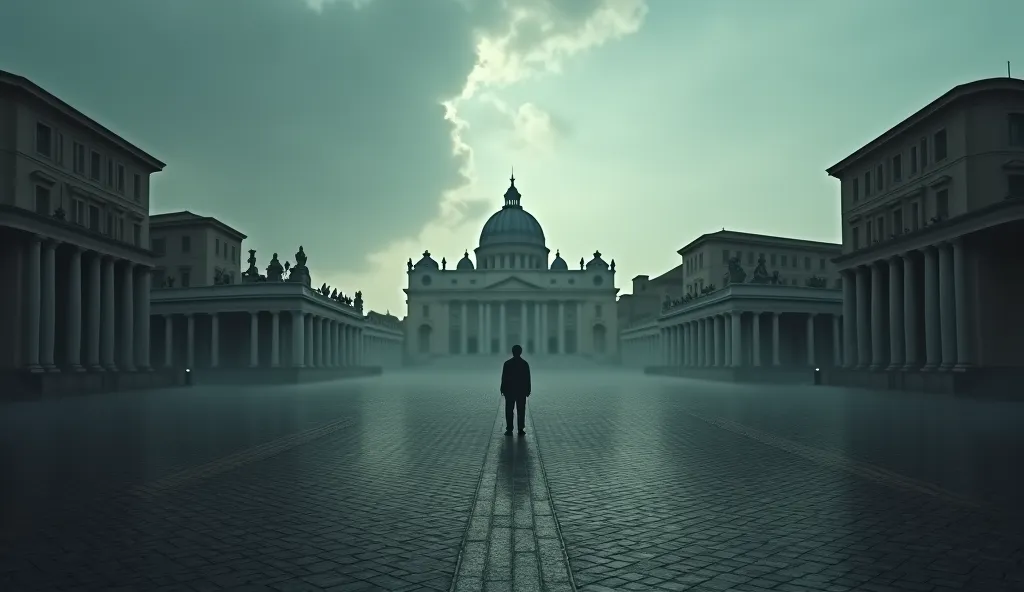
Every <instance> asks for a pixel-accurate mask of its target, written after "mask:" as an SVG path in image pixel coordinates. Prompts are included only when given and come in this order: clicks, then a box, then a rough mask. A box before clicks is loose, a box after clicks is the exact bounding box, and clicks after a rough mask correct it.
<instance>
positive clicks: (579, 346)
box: [576, 300, 586, 354]
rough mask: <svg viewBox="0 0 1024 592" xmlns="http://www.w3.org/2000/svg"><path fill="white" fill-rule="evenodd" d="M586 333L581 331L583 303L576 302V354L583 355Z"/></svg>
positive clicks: (580, 301)
mask: <svg viewBox="0 0 1024 592" xmlns="http://www.w3.org/2000/svg"><path fill="white" fill-rule="evenodd" d="M585 333H586V331H584V329H583V301H582V300H577V301H576V353H577V354H582V353H583V340H584V339H585V338H584V334H585Z"/></svg>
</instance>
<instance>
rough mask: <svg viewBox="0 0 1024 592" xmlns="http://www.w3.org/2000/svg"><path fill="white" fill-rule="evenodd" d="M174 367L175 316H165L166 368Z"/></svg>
mask: <svg viewBox="0 0 1024 592" xmlns="http://www.w3.org/2000/svg"><path fill="white" fill-rule="evenodd" d="M173 366H174V315H169V314H165V315H164V368H172V367H173Z"/></svg>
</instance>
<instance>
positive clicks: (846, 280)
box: [842, 269, 859, 368]
mask: <svg viewBox="0 0 1024 592" xmlns="http://www.w3.org/2000/svg"><path fill="white" fill-rule="evenodd" d="M842 277H843V352H842V361H843V366H844V367H846V368H853V367H855V366H857V347H858V346H857V324H858V321H857V317H856V315H857V311H858V310H859V307H858V306H857V275H856V274H855V273H854V272H853V271H850V270H848V269H847V270H844V271H843V272H842Z"/></svg>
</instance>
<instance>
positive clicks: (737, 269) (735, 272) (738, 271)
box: [725, 257, 747, 285]
mask: <svg viewBox="0 0 1024 592" xmlns="http://www.w3.org/2000/svg"><path fill="white" fill-rule="evenodd" d="M725 278H726V281H725V283H726V285H728V284H742V283H743V282H745V281H746V280H747V272H745V271H743V266H742V265H740V258H739V257H729V273H727V274H726V276H725Z"/></svg>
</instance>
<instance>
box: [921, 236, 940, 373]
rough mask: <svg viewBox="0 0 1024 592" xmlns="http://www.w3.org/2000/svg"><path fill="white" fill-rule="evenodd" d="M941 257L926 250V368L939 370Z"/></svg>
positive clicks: (926, 369)
mask: <svg viewBox="0 0 1024 592" xmlns="http://www.w3.org/2000/svg"><path fill="white" fill-rule="evenodd" d="M939 319H940V317H939V257H938V253H936V251H935V247H926V248H925V249H924V352H925V353H924V356H925V363H924V367H923V368H921V370H923V371H926V372H927V371H932V370H937V369H938V367H939V364H940V363H941V361H942V352H941V348H942V336H941V334H940V332H939V331H940V329H939V327H940V321H939Z"/></svg>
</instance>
